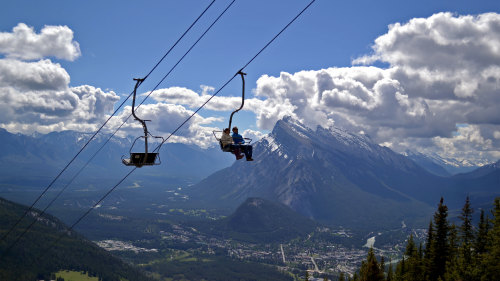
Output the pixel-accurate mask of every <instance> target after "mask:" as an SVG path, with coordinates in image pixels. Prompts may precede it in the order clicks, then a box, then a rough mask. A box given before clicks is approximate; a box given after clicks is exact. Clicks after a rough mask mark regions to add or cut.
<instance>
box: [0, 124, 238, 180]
mask: <svg viewBox="0 0 500 281" xmlns="http://www.w3.org/2000/svg"><path fill="white" fill-rule="evenodd" d="M91 136H92V134H88V133H79V132H74V131H63V132H52V133H49V134H33V135H31V136H29V135H22V134H12V133H9V132H7V131H6V130H4V129H1V128H0V143H1V144H2V150H3V153H2V154H1V155H0V180H1V181H2V183H4V184H5V183H11V184H19V185H36V186H39V185H44V183H45V182H49V181H50V180H52V179H53V178H54V177H55V176H56V175H57V174H58V173H59V172H60V171H61V170H62V169H63V168H64V166H65V165H66V164H67V163H68V162H69V161H70V160H71V159H72V158H73V156H75V154H76V153H77V152H78V151H79V150H80V148H82V147H83V146H84V145H85V143H86V142H87V140H88V139H89V138H90V137H91ZM109 136H110V135H106V134H98V135H97V136H96V138H95V140H93V141H92V142H90V144H89V145H88V146H87V147H86V148H85V149H84V150H83V152H82V153H81V154H80V155H79V156H78V157H77V158H76V160H75V161H74V163H73V164H72V165H71V166H70V168H69V169H68V171H69V172H70V173H69V174H72V173H73V174H74V173H75V172H77V170H79V169H80V167H82V166H83V165H84V164H85V163H86V162H87V160H88V159H90V158H91V157H92V155H93V154H94V153H95V152H96V151H97V150H98V149H100V148H101V146H102V145H103V144H104V143H105V142H106V141H107V140H108V138H109ZM132 142H133V139H131V138H120V137H116V136H115V137H113V138H111V140H110V141H109V142H108V143H107V144H106V145H105V146H104V147H103V149H102V150H101V151H100V152H99V153H98V154H97V155H96V157H95V158H94V159H93V160H92V161H91V162H90V163H89V165H88V166H87V167H86V169H85V174H84V175H83V177H81V178H83V179H96V178H97V179H99V180H101V179H103V178H115V179H116V178H117V177H119V176H123V175H124V173H126V171H127V170H128V169H130V167H126V166H124V165H123V164H122V163H121V157H122V156H123V157H126V158H128V153H129V149H130V147H131V145H132ZM135 148H137V149H138V151H140V148H138V147H135ZM142 149H144V148H142ZM160 159H161V161H162V164H161V165H159V166H154V167H147V169H146V168H144V169H140V170H138V171H137V174H139V175H143V176H146V177H147V176H153V177H163V178H168V177H177V178H178V177H187V178H191V179H193V180H200V179H202V178H204V177H206V176H208V175H210V174H211V173H213V172H215V171H217V170H219V169H221V168H224V167H227V166H229V165H231V163H232V161H233V158H232V157H230V156H228V155H226V154H223V153H220V152H219V150H218V149H201V148H200V147H198V146H195V145H185V144H179V143H167V144H164V145H163V146H162V149H161V151H160Z"/></svg>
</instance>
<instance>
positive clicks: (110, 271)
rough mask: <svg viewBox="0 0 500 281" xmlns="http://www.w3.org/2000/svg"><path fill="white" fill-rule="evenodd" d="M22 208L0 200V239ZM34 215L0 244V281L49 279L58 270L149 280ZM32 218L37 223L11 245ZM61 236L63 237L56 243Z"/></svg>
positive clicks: (105, 277)
mask: <svg viewBox="0 0 500 281" xmlns="http://www.w3.org/2000/svg"><path fill="white" fill-rule="evenodd" d="M25 208H26V207H25V206H22V205H19V204H16V203H14V202H11V201H7V200H4V199H2V198H0V236H3V235H4V234H5V233H7V231H8V228H9V227H10V226H12V225H14V224H15V222H16V221H17V220H18V218H19V217H21V215H22V214H23V213H24V211H25ZM38 213H39V211H38V210H35V209H34V210H32V211H31V212H30V213H29V215H28V216H27V217H26V218H24V220H22V221H21V223H20V224H19V225H18V227H16V228H15V230H14V231H12V233H10V234H9V235H8V236H7V239H5V240H3V241H1V242H0V280H9V281H16V280H20V281H25V280H41V279H45V280H50V279H49V278H50V277H51V276H53V274H54V273H55V272H58V271H60V270H72V271H83V272H86V273H88V274H89V275H90V276H95V277H98V278H99V280H103V281H105V280H109V281H120V280H124V278H125V279H126V280H129V281H132V280H137V281H143V280H150V279H149V278H148V277H147V276H145V275H144V274H143V273H142V272H140V271H139V270H137V269H135V268H134V267H132V266H130V265H128V264H126V263H124V262H123V261H121V260H120V259H118V258H116V257H114V256H112V255H111V254H110V253H108V252H106V251H104V250H103V249H101V248H99V247H98V246H97V245H95V244H94V243H92V242H90V241H88V240H86V239H84V238H83V237H82V236H80V235H79V234H77V233H76V232H73V231H68V230H67V227H66V226H65V225H64V224H63V223H62V222H60V221H59V220H58V219H56V218H55V217H52V216H50V215H47V214H45V215H43V216H41V217H38V215H37V214H38ZM34 217H37V220H38V222H37V223H36V224H34V226H33V227H32V228H31V229H30V230H29V231H28V232H26V234H25V235H24V236H23V237H22V238H21V239H20V240H19V242H18V243H16V244H14V245H13V242H14V241H15V239H16V238H17V237H19V235H21V233H22V232H23V231H24V229H25V228H26V227H27V226H28V225H29V224H30V223H31V222H32V220H33V219H34ZM62 233H65V235H63V236H62V238H61V239H59V240H58V238H59V237H60V236H61V234H62ZM56 241H57V243H54V242H56ZM11 245H13V246H12V247H11V248H10V249H9V247H10V246H11Z"/></svg>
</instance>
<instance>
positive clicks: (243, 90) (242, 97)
mask: <svg viewBox="0 0 500 281" xmlns="http://www.w3.org/2000/svg"><path fill="white" fill-rule="evenodd" d="M238 74H239V75H240V76H241V81H242V91H241V92H242V93H241V105H240V107H239V108H238V109H236V110H235V111H233V112H232V113H231V116H230V117H229V125H228V128H229V129H230V130H231V123H232V121H233V115H234V114H235V113H236V112H238V111H240V110H241V109H242V108H243V106H244V105H245V75H247V74H246V73H244V72H243V71H241V70H240V71H238V73H237V75H238ZM212 133H213V135H214V137H215V139H216V140H217V141H218V142H219V145H220V149H221V150H222V151H224V152H234V150H233V149H232V148H231V147H229V146H227V147H224V146H223V145H222V141H221V137H222V134H223V131H212ZM218 135H220V137H218ZM243 139H244V140H245V144H247V145H250V143H251V142H252V139H250V138H243Z"/></svg>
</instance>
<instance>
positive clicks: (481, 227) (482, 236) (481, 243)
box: [474, 210, 489, 255]
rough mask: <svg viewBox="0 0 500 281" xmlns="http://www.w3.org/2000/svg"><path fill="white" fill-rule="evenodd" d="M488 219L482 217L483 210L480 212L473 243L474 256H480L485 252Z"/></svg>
mask: <svg viewBox="0 0 500 281" xmlns="http://www.w3.org/2000/svg"><path fill="white" fill-rule="evenodd" d="M488 229H489V224H488V218H487V217H486V218H485V216H484V210H481V216H480V217H479V224H478V231H477V236H476V242H475V246H474V248H475V253H476V255H481V254H483V253H484V252H485V251H486V241H487V240H488Z"/></svg>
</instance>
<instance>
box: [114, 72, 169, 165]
mask: <svg viewBox="0 0 500 281" xmlns="http://www.w3.org/2000/svg"><path fill="white" fill-rule="evenodd" d="M134 81H136V84H135V87H134V97H133V99H132V115H133V116H134V119H135V120H137V121H139V122H140V123H141V125H142V128H143V130H144V136H140V137H138V138H136V139H135V140H134V142H133V143H132V146H131V147H130V151H129V152H130V157H129V158H125V156H122V163H123V164H124V165H126V166H136V167H137V168H140V167H142V166H153V165H160V164H161V160H160V154H159V153H158V152H148V138H155V139H161V140H162V142H161V144H160V146H159V147H157V148H156V149H155V151H160V147H161V145H162V144H163V142H164V141H165V140H164V139H163V138H162V137H158V136H153V135H151V134H150V133H149V131H148V127H147V126H146V121H151V120H143V119H140V118H139V117H137V115H135V96H136V92H137V88H138V87H139V85H140V84H141V83H142V82H143V81H144V79H139V78H134ZM141 138H143V139H144V152H132V149H133V148H134V146H135V143H136V142H137V140H138V139H141Z"/></svg>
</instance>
